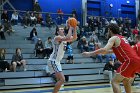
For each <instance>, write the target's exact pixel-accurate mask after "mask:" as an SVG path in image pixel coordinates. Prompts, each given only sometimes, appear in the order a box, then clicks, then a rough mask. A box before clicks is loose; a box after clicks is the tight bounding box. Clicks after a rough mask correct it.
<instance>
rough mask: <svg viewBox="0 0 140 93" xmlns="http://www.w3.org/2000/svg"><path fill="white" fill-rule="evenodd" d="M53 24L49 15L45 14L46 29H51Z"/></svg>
mask: <svg viewBox="0 0 140 93" xmlns="http://www.w3.org/2000/svg"><path fill="white" fill-rule="evenodd" d="M53 24H54V22H53V20H52V18H51V15H50V14H49V13H47V14H46V25H47V27H49V28H51V26H52V25H53Z"/></svg>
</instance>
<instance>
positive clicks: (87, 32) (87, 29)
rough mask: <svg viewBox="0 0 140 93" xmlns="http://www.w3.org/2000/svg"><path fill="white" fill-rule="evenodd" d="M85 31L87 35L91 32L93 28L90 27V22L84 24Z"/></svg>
mask: <svg viewBox="0 0 140 93" xmlns="http://www.w3.org/2000/svg"><path fill="white" fill-rule="evenodd" d="M84 33H85V36H88V35H90V33H91V29H90V27H89V25H88V23H86V24H85V26H84Z"/></svg>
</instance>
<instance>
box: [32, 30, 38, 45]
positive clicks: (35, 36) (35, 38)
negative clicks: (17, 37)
mask: <svg viewBox="0 0 140 93" xmlns="http://www.w3.org/2000/svg"><path fill="white" fill-rule="evenodd" d="M30 39H31V40H32V41H33V42H34V44H36V43H37V41H38V36H37V31H36V28H33V29H32V31H31V32H30Z"/></svg>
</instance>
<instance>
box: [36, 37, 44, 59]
mask: <svg viewBox="0 0 140 93" xmlns="http://www.w3.org/2000/svg"><path fill="white" fill-rule="evenodd" d="M43 53H44V46H43V43H42V40H41V39H40V38H39V39H38V41H37V43H36V44H35V56H36V57H37V56H38V55H42V57H43Z"/></svg>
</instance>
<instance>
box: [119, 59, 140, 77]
mask: <svg viewBox="0 0 140 93" xmlns="http://www.w3.org/2000/svg"><path fill="white" fill-rule="evenodd" d="M136 72H140V59H134V60H130V61H125V62H123V63H122V65H121V66H120V67H119V68H118V70H117V73H120V74H121V75H122V76H124V77H126V78H133V77H134V75H135V73H136Z"/></svg>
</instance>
